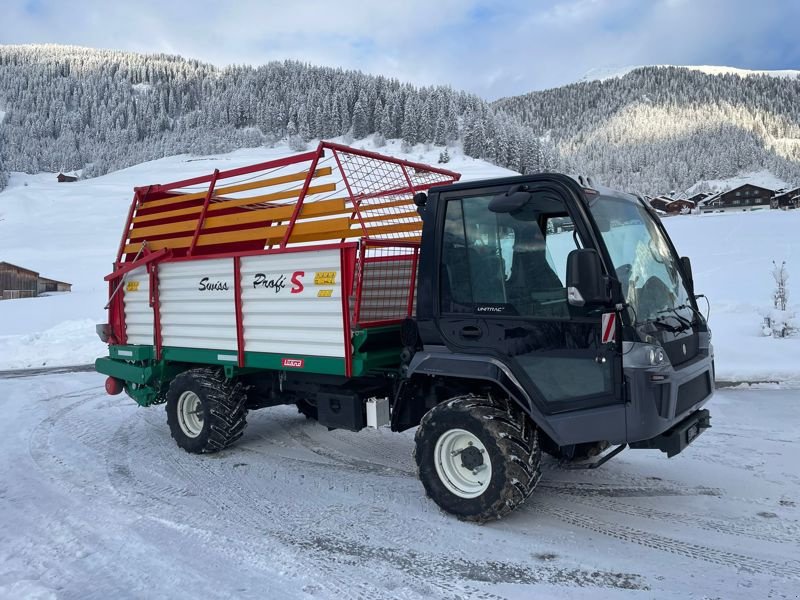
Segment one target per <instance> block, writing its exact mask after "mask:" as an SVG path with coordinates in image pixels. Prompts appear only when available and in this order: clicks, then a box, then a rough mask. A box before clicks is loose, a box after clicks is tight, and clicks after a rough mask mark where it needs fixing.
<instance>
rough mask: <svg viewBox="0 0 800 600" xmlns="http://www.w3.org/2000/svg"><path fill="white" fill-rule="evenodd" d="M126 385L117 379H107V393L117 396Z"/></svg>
mask: <svg viewBox="0 0 800 600" xmlns="http://www.w3.org/2000/svg"><path fill="white" fill-rule="evenodd" d="M123 387H124V384H123V382H122V380H120V379H117V378H116V377H109V378H108V379H106V393H107V394H108V395H109V396H116V395H117V394H119V393H120V392H122V390H123Z"/></svg>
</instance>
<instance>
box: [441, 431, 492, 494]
mask: <svg viewBox="0 0 800 600" xmlns="http://www.w3.org/2000/svg"><path fill="white" fill-rule="evenodd" d="M472 448H474V450H472ZM464 451H467V453H468V455H467V456H466V457H465V456H464V454H463V453H464ZM476 451H477V452H479V453H480V458H481V459H482V462H481V464H480V465H477V466H475V468H470V464H471V463H472V462H474V458H475V457H477V454H476ZM434 457H435V459H436V474H437V475H439V479H440V480H441V482H442V483H443V484H444V486H445V487H446V488H447V489H448V490H450V491H451V492H452V493H454V494H455V495H456V496H458V497H459V498H477V497H478V496H480V495H481V494H483V493H484V492H485V491H486V489H487V488H488V487H489V483H490V482H491V480H492V461H491V459H490V458H489V453H488V452H487V451H486V446H484V445H483V443H482V442H481V441H480V440H479V439H478V437H477V436H475V435H473V434H471V433H470V432H469V431H465V430H463V429H451V430H449V431H447V432H445V433H443V434H442V435H441V436H440V437H439V440H438V441H437V442H436V448H435V449H434ZM466 459H473V460H472V461H470V460H467V465H466V466H465V465H464V461H465V460H466Z"/></svg>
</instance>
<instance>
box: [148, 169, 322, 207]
mask: <svg viewBox="0 0 800 600" xmlns="http://www.w3.org/2000/svg"><path fill="white" fill-rule="evenodd" d="M331 172H332V169H331V167H323V168H321V169H317V170H316V171H314V175H313V176H312V177H325V176H326V175H330V174H331ZM306 177H308V171H303V172H301V173H292V174H291V175H282V176H281V177H272V178H270V179H262V180H260V181H252V182H250V183H242V184H238V185H231V186H227V187H221V188H216V189H215V190H214V195H215V196H217V195H219V196H224V195H225V194H235V193H236V192H244V191H247V190H255V189H258V188H262V187H270V186H273V185H280V184H282V183H291V182H293V181H305V178H306ZM207 193H208V190H206V191H203V192H197V193H194V194H182V195H180V196H174V197H171V198H162V199H161V200H151V201H150V202H145V203H143V204H142V208H156V207H158V206H169V205H170V204H179V203H181V202H187V201H189V200H202V199H204V198H205V197H206V194H207Z"/></svg>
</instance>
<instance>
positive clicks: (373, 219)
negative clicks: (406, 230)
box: [362, 210, 420, 223]
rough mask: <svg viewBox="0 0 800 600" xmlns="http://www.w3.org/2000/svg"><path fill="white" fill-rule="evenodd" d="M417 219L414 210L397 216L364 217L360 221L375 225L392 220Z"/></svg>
mask: <svg viewBox="0 0 800 600" xmlns="http://www.w3.org/2000/svg"><path fill="white" fill-rule="evenodd" d="M413 217H417V218H420V216H419V213H418V212H417V211H415V210H410V211H408V212H401V213H397V214H393V215H392V214H388V215H375V216H374V217H364V218H363V219H362V220H363V221H364V223H375V222H380V221H391V220H392V219H409V218H413Z"/></svg>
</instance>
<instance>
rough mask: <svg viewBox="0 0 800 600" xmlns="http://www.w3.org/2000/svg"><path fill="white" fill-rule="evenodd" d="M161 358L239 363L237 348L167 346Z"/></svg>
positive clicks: (208, 363) (210, 363)
mask: <svg viewBox="0 0 800 600" xmlns="http://www.w3.org/2000/svg"><path fill="white" fill-rule="evenodd" d="M161 358H162V359H164V360H169V361H174V362H184V363H197V364H201V365H234V366H235V365H236V364H238V356H237V354H236V350H206V349H202V348H171V347H168V346H165V347H163V348H162V349H161Z"/></svg>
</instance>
